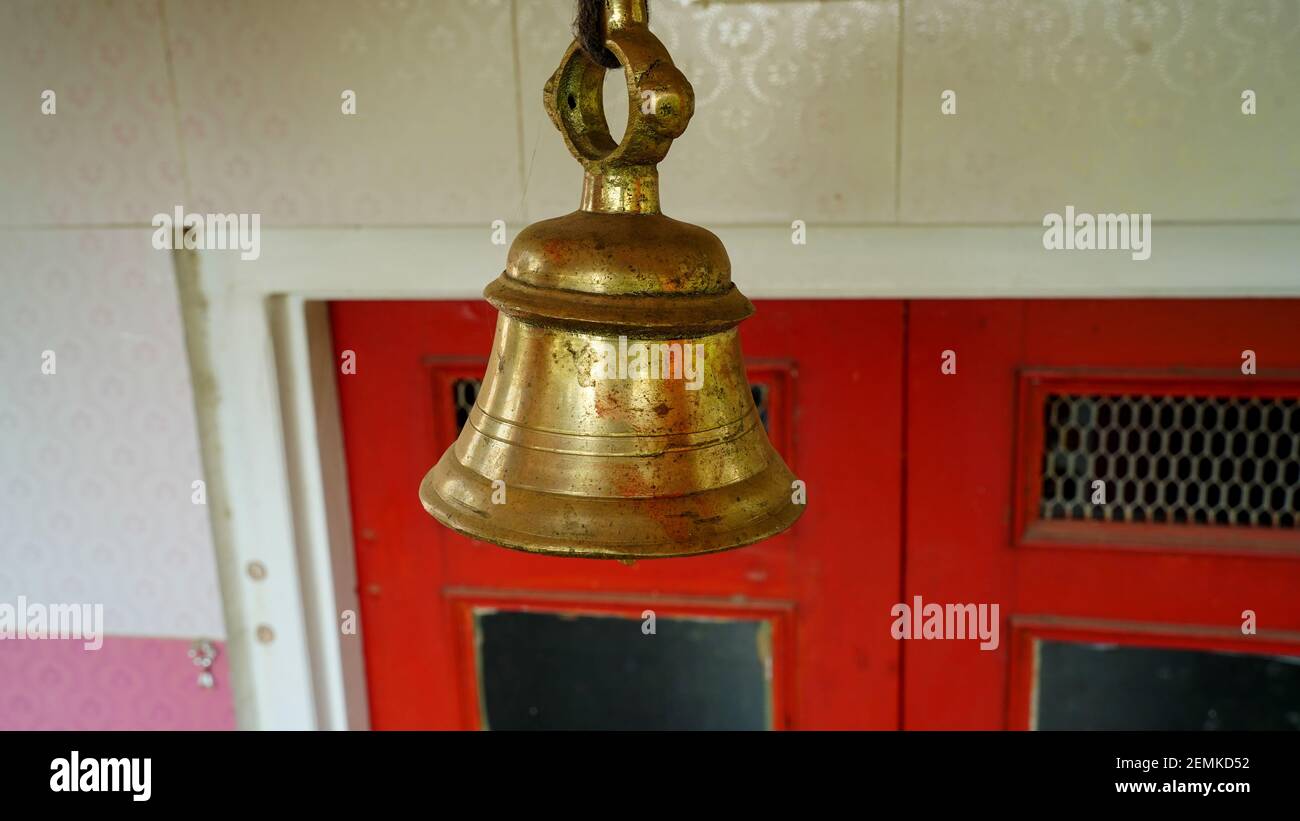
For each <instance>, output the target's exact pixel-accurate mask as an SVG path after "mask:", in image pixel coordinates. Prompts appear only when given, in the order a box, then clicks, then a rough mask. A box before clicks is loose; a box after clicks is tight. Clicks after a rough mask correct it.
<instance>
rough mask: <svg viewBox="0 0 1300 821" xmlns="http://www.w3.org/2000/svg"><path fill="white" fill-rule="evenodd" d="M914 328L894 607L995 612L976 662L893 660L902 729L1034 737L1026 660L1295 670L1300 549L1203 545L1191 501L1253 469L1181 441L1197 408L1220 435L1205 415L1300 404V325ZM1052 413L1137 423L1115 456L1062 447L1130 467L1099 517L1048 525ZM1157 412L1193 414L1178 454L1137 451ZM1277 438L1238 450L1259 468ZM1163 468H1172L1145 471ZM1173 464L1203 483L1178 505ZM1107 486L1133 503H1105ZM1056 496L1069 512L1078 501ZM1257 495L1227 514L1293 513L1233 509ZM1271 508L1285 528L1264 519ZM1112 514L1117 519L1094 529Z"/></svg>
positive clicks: (1045, 319) (1294, 309)
mask: <svg viewBox="0 0 1300 821" xmlns="http://www.w3.org/2000/svg"><path fill="white" fill-rule="evenodd" d="M908 327H909V344H908V349H909V352H908V362H907V384H908V388H907V398H906V401H907V405H908V408H909V413H908V418H907V423H906V428H907V432H906V445H905V449H906V453H907V465H908V469H907V482H906V484H907V489H906V495H905V500H906V502H905V507H906V513H905V522H906V524H905V533H906V543H907V550H906V565H905V584H904V589H905V591H906V600H908V601H910V600H912V597H914V596H921V597H922V600H923V601H925V602H933V603H939V604H947V603H954V604H956V603H998V604H999V605H1000V611H1001V636H1002V639H1001V643H1000V646H999V647H998V648H997V649H996V650H995V651H985V650H981V649H979V644H978V642H973V641H962V640H945V641H937V640H912V641H907V642H905V643H904V644H905V646H904V648H903V671H904V673H903V682H904V694H903V725H904V727H906V728H997V727H1013V728H1014V727H1028V726H1031V724H1032V721H1031V714H1030V713H1031V709H1032V708H1033V704H1034V680H1035V679H1034V675H1035V662H1034V652H1033V649H1032V648H1033V646H1034V642H1035V641H1037V640H1040V639H1054V640H1066V641H1080V642H1105V643H1114V644H1120V645H1130V644H1137V645H1142V646H1149V647H1170V648H1200V649H1207V650H1217V651H1234V652H1246V653H1260V654H1278V655H1287V656H1300V543H1298V542H1297V533H1298V531H1296V530H1295V529H1294V527H1291V528H1290V529H1286V528H1278V527H1268V526H1266V525H1263V524H1257V525H1254V526H1246V527H1244V528H1243V527H1230V526H1225V525H1222V524H1218V525H1216V524H1214V523H1213V522H1212V521H1208V522H1206V523H1204V524H1201V523H1198V522H1197V521H1196V517H1197V516H1198V515H1199V516H1205V517H1207V518H1209V519H1211V520H1212V519H1213V517H1214V516H1215V515H1216V514H1215V507H1214V506H1213V505H1209V504H1206V503H1205V501H1204V498H1203V497H1202V494H1203V493H1206V492H1213V493H1216V494H1218V493H1219V492H1220V488H1211V487H1210V486H1211V485H1214V484H1215V482H1216V481H1219V480H1217V479H1215V478H1214V476H1211V473H1212V472H1213V473H1216V475H1221V476H1222V477H1230V478H1231V481H1229V482H1227V483H1226V484H1225V483H1223V482H1219V483H1220V484H1222V485H1224V487H1227V486H1228V485H1230V484H1232V483H1233V482H1238V483H1245V484H1244V485H1243V486H1245V487H1247V488H1249V486H1250V483H1249V482H1247V481H1246V478H1243V474H1244V473H1246V472H1254V471H1255V470H1257V467H1250V468H1249V470H1247V468H1246V467H1244V466H1243V465H1242V464H1241V463H1243V462H1244V461H1250V460H1251V459H1252V458H1253V457H1251V456H1250V455H1249V454H1246V455H1244V456H1234V455H1233V454H1231V453H1226V454H1224V455H1221V456H1220V457H1216V458H1215V461H1213V462H1210V461H1207V460H1209V459H1210V458H1211V457H1210V456H1209V455H1207V454H1210V453H1211V452H1212V451H1213V450H1214V448H1216V447H1217V448H1220V449H1222V448H1223V447H1225V445H1224V444H1223V441H1222V440H1220V441H1219V443H1218V444H1215V443H1214V441H1213V438H1214V436H1215V434H1214V433H1206V432H1202V433H1201V434H1200V439H1199V440H1193V438H1192V437H1193V436H1195V435H1196V434H1195V431H1194V430H1193V429H1194V428H1195V427H1196V426H1197V425H1202V423H1203V422H1204V420H1205V419H1206V418H1208V417H1204V413H1206V411H1205V408H1206V407H1207V406H1211V405H1212V406H1213V407H1215V408H1218V409H1219V410H1217V411H1215V412H1216V413H1222V409H1223V408H1224V407H1226V406H1225V405H1223V404H1222V403H1219V404H1216V402H1217V401H1218V400H1219V399H1224V398H1225V397H1244V398H1246V399H1245V400H1243V404H1242V407H1246V406H1247V405H1249V399H1250V398H1252V397H1261V396H1263V397H1274V398H1275V399H1276V401H1274V400H1269V401H1270V402H1272V405H1269V406H1267V407H1266V408H1265V411H1264V412H1265V413H1272V412H1274V411H1273V410H1271V409H1272V408H1275V407H1280V408H1290V407H1291V405H1286V404H1285V403H1286V402H1289V401H1292V399H1293V398H1294V397H1296V396H1300V303H1297V302H1296V301H1288V300H1268V301H1262V300H1236V301H1225V300H1219V301H1197V300H1186V301H1120V300H1113V301H1083V300H1080V301H980V302H918V303H912V304H910V305H909V319H908ZM1247 350H1249V351H1253V352H1254V354H1255V356H1256V358H1257V362H1258V373H1257V374H1255V375H1244V374H1243V373H1242V370H1241V364H1242V362H1243V359H1242V353H1243V351H1247ZM945 351H948V352H952V353H954V354H955V355H956V365H957V368H956V372H955V373H952V374H945V373H943V372H942V370H941V361H942V357H943V356H944V352H945ZM1053 396H1054V397H1057V399H1055V400H1052V401H1054V402H1057V403H1058V404H1067V405H1068V404H1069V403H1071V402H1073V403H1075V404H1076V405H1078V406H1080V407H1086V409H1087V410H1086V411H1085V412H1086V413H1088V414H1092V413H1096V412H1098V410H1099V409H1102V408H1103V407H1105V408H1107V410H1106V412H1107V413H1110V412H1111V411H1112V410H1114V409H1116V408H1119V409H1120V410H1121V411H1122V410H1123V408H1122V407H1121V406H1124V405H1127V406H1132V407H1130V408H1129V410H1128V411H1127V412H1131V413H1138V414H1146V416H1147V418H1146V420H1145V424H1143V423H1142V421H1140V420H1139V421H1138V422H1132V421H1130V427H1131V428H1133V429H1135V431H1136V432H1134V433H1132V435H1131V437H1130V435H1129V434H1128V433H1127V432H1126V433H1124V434H1123V435H1117V436H1116V437H1115V438H1114V441H1113V442H1111V443H1110V444H1109V445H1107V444H1103V443H1102V440H1101V438H1100V437H1099V436H1097V435H1096V433H1095V432H1092V433H1089V434H1088V435H1089V436H1092V437H1093V438H1092V439H1091V440H1090V442H1091V444H1087V445H1084V444H1079V441H1078V440H1076V441H1075V442H1074V443H1072V444H1071V446H1070V447H1072V448H1074V449H1075V450H1074V451H1069V450H1065V451H1063V453H1065V454H1069V453H1077V454H1080V455H1081V454H1082V450H1083V449H1086V448H1087V447H1093V448H1095V449H1098V450H1102V449H1105V448H1106V447H1111V446H1113V447H1116V448H1119V449H1121V450H1122V449H1124V448H1133V449H1135V450H1134V451H1133V453H1129V454H1124V458H1125V463H1124V470H1125V473H1122V474H1118V475H1119V476H1120V478H1119V479H1116V480H1115V481H1113V482H1110V483H1109V484H1111V485H1112V486H1111V487H1110V488H1108V490H1109V491H1110V493H1111V494H1112V496H1111V497H1110V499H1109V501H1108V503H1107V504H1109V505H1110V506H1111V507H1109V508H1108V507H1107V506H1106V505H1100V506H1099V509H1095V510H1094V509H1092V508H1091V507H1090V506H1089V505H1088V504H1086V503H1084V504H1080V505H1077V507H1078V508H1080V510H1082V511H1083V513H1081V514H1080V512H1079V511H1075V512H1074V513H1069V512H1065V513H1062V512H1061V511H1056V512H1054V513H1053V514H1052V515H1053V516H1056V515H1062V516H1064V517H1065V518H1064V520H1057V519H1053V518H1051V517H1045V516H1044V515H1043V510H1042V508H1041V507H1040V505H1041V504H1042V500H1043V496H1044V493H1045V492H1046V491H1045V488H1047V487H1048V486H1047V485H1046V484H1045V483H1044V476H1043V475H1042V472H1043V471H1044V470H1046V468H1045V465H1046V464H1047V462H1045V460H1044V448H1045V447H1046V446H1045V445H1044V441H1045V440H1044V438H1043V437H1044V428H1045V426H1048V425H1049V423H1048V422H1047V421H1045V420H1046V417H1045V415H1044V414H1045V411H1047V410H1048V408H1047V407H1046V406H1045V405H1044V402H1045V401H1047V400H1048V398H1049V397H1053ZM1116 397H1129V399H1124V400H1123V401H1118V402H1117V401H1116ZM1134 397H1136V398H1134ZM1189 397H1190V399H1189ZM1204 397H1209V399H1205V398H1204ZM1175 400H1176V401H1175ZM1193 400H1194V401H1193ZM1225 401H1226V400H1225ZM1165 405H1171V406H1176V408H1177V410H1178V412H1179V413H1182V412H1183V411H1184V409H1187V408H1192V409H1191V410H1187V413H1188V414H1189V415H1190V418H1192V421H1193V422H1194V424H1192V426H1191V427H1189V428H1188V431H1187V432H1179V433H1178V436H1179V441H1178V443H1177V445H1176V446H1172V445H1170V444H1169V443H1168V442H1165V441H1159V442H1158V443H1157V442H1156V441H1155V440H1153V439H1152V438H1151V437H1152V435H1153V434H1152V431H1153V430H1156V429H1158V428H1159V427H1160V426H1159V425H1158V424H1156V423H1155V422H1153V421H1152V419H1153V418H1154V417H1153V416H1152V414H1158V413H1160V412H1161V411H1160V410H1159V409H1160V408H1162V407H1164V406H1165ZM1143 406H1145V407H1146V409H1145V410H1144V409H1143ZM1052 407H1055V405H1054V406H1052ZM1133 408H1136V410H1134V409H1133ZM1074 412H1076V411H1069V413H1074ZM1172 412H1173V411H1172V410H1171V411H1170V413H1172ZM1282 413H1283V411H1282V410H1278V411H1276V414H1277V415H1278V416H1279V418H1281V414H1282ZM1285 413H1286V414H1291V413H1292V412H1291V411H1290V410H1286V411H1285ZM1198 414H1201V415H1200V416H1198ZM1071 418H1072V417H1071ZM1286 418H1288V419H1289V418H1294V417H1293V416H1287V417H1286ZM1170 419H1171V420H1174V417H1173V416H1170ZM1052 424H1053V425H1054V424H1055V423H1052ZM1171 424H1172V426H1173V428H1177V427H1178V425H1179V423H1178V422H1177V421H1176V420H1174V421H1172V422H1171ZM1189 424H1191V423H1189ZM1255 424H1257V425H1259V424H1264V425H1265V426H1266V427H1267V425H1268V424H1282V423H1281V422H1263V423H1261V422H1260V420H1259V419H1258V418H1257V419H1256V420H1255ZM1166 433H1167V431H1166ZM1066 435H1068V436H1072V437H1073V436H1076V434H1073V433H1068V432H1067V433H1066ZM1156 435H1157V436H1161V435H1164V434H1161V433H1160V432H1159V431H1158V430H1157V433H1156ZM1260 436H1263V438H1260ZM1282 438H1284V437H1279V436H1273V437H1272V439H1271V440H1270V439H1269V434H1267V433H1264V434H1256V435H1255V436H1254V439H1252V440H1250V441H1255V440H1258V441H1261V442H1265V445H1264V447H1263V450H1261V451H1260V452H1261V453H1262V452H1265V451H1267V450H1268V448H1269V447H1275V446H1280V445H1277V444H1276V442H1280V440H1281V439H1282ZM1184 439H1186V441H1183V440H1184ZM1268 441H1274V442H1275V444H1274V445H1269V444H1268ZM1193 442H1195V444H1193ZM1248 447H1254V445H1249V446H1248ZM1287 447H1289V446H1287ZM1144 449H1145V450H1144ZM1162 449H1163V450H1162ZM1165 452H1168V453H1172V454H1174V455H1173V456H1169V457H1166V456H1163V455H1154V456H1149V455H1148V453H1150V454H1164V453H1165ZM1053 458H1054V459H1055V456H1054V457H1053ZM1061 458H1062V459H1065V458H1066V457H1065V456H1062V457H1061ZM1161 458H1165V460H1166V463H1165V465H1164V466H1163V467H1160V466H1157V464H1156V463H1157V462H1158V461H1159V459H1161ZM1270 458H1271V457H1270ZM1107 459H1108V462H1107V467H1106V470H1108V471H1109V470H1111V469H1112V468H1113V467H1114V466H1113V465H1110V464H1109V461H1113V460H1111V459H1110V457H1107ZM1139 459H1143V460H1145V461H1143V462H1141V463H1140V464H1139V462H1138V460H1139ZM1180 460H1181V463H1182V464H1183V466H1184V467H1186V469H1187V470H1188V471H1189V472H1194V471H1200V470H1202V469H1203V468H1204V465H1206V464H1208V465H1210V468H1209V469H1207V470H1206V478H1205V481H1204V482H1202V483H1201V484H1200V485H1199V486H1198V487H1197V488H1196V489H1195V490H1192V489H1190V488H1189V487H1188V486H1189V485H1190V484H1194V483H1196V477H1195V476H1190V477H1189V478H1187V479H1180V477H1179V475H1178V474H1177V471H1178V470H1180V469H1183V468H1180V467H1179V465H1180ZM1067 461H1068V460H1067ZM1256 461H1258V460H1256ZM1283 461H1285V460H1283ZM1202 463H1204V464H1202ZM1053 464H1055V462H1053ZM1097 464H1100V463H1099V462H1094V463H1093V466H1094V467H1095V466H1096V465H1097ZM1191 466H1195V467H1191ZM1274 467H1276V466H1274ZM1161 470H1164V471H1167V472H1168V475H1166V476H1165V477H1164V480H1163V484H1161V483H1157V482H1145V483H1143V482H1137V481H1136V480H1132V479H1130V478H1124V477H1137V476H1139V474H1141V475H1142V476H1148V477H1152V476H1157V475H1158V474H1159V471H1161ZM1220 470H1222V473H1221V474H1217V472H1218V471H1220ZM1086 478H1087V477H1086V474H1085V479H1086ZM1247 478H1250V479H1252V480H1253V478H1254V477H1247ZM1052 481H1053V482H1055V481H1057V480H1055V479H1053V480H1052ZM1068 481H1071V482H1073V481H1074V479H1070V480H1068ZM1257 484H1261V486H1262V484H1263V483H1258V482H1257ZM1283 484H1286V481H1283V480H1276V481H1274V482H1273V485H1274V486H1277V485H1283ZM1121 485H1122V486H1124V487H1127V486H1128V485H1133V487H1134V488H1140V490H1132V491H1131V492H1132V495H1133V498H1131V499H1126V498H1124V497H1122V496H1121V497H1116V496H1115V495H1114V494H1115V493H1116V492H1117V490H1121V488H1120V487H1119V486H1121ZM1052 488H1053V489H1052V493H1053V494H1056V493H1059V490H1058V489H1057V486H1056V485H1052ZM1071 492H1072V493H1074V494H1075V496H1076V498H1077V497H1078V489H1077V488H1076V487H1073V486H1072V487H1071ZM1272 492H1273V491H1270V493H1272ZM1285 492H1293V491H1285ZM1147 493H1149V494H1150V495H1149V498H1145V497H1144V496H1143V494H1147ZM1165 493H1168V495H1167V496H1165ZM1252 494H1253V495H1254V496H1258V497H1259V499H1257V500H1255V501H1251V499H1249V498H1247V499H1245V501H1242V502H1241V503H1240V504H1239V506H1238V507H1237V508H1233V510H1232V511H1231V512H1229V511H1228V510H1226V509H1224V510H1221V512H1222V514H1223V515H1225V516H1228V515H1232V516H1236V515H1238V514H1240V515H1245V516H1247V517H1250V516H1260V517H1262V518H1261V522H1270V523H1271V522H1273V520H1274V519H1276V518H1277V517H1278V516H1280V515H1281V516H1284V515H1285V510H1286V509H1287V508H1290V509H1291V515H1292V516H1294V514H1295V513H1296V511H1295V510H1294V507H1295V499H1294V496H1291V497H1286V498H1283V497H1276V498H1275V499H1274V501H1272V502H1269V501H1267V500H1266V494H1265V493H1263V492H1255V491H1251V490H1249V489H1248V490H1247V491H1246V496H1252ZM1252 505H1255V506H1256V507H1255V509H1252V507H1251V506H1252ZM1270 505H1277V506H1280V507H1273V508H1271V509H1267V510H1266V509H1265V508H1269V506H1270ZM1116 506H1118V507H1119V510H1117V509H1116ZM1066 507H1069V506H1068V505H1067V506H1066ZM1219 507H1220V508H1225V507H1226V505H1220V506H1219ZM1062 510H1064V508H1063V509H1062ZM1279 511H1281V512H1279ZM1120 514H1122V515H1123V516H1124V517H1127V518H1126V519H1125V520H1124V521H1117V522H1112V521H1109V520H1100V521H1098V520H1096V519H1093V518H1092V517H1093V516H1094V515H1095V516H1097V517H1106V516H1111V515H1120ZM1157 516H1159V517H1168V518H1167V520H1165V521H1159V520H1158V519H1157V518H1155V517H1157ZM1176 517H1185V518H1186V519H1188V521H1186V522H1185V523H1184V522H1180V521H1172V519H1174V518H1176ZM1291 521H1293V520H1291ZM1246 610H1250V611H1253V612H1254V613H1256V614H1257V617H1258V624H1257V628H1258V633H1257V634H1255V635H1245V634H1243V632H1242V630H1241V626H1242V614H1243V611H1246Z"/></svg>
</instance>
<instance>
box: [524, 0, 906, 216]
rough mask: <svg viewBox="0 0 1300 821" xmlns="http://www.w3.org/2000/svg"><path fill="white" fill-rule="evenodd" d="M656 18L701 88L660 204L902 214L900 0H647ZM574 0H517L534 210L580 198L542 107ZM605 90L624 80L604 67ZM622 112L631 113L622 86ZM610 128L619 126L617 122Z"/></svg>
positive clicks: (718, 212)
mask: <svg viewBox="0 0 1300 821" xmlns="http://www.w3.org/2000/svg"><path fill="white" fill-rule="evenodd" d="M650 11H651V13H650V28H651V30H652V31H653V32H654V33H655V34H656V35H657V36H658V37H659V38H660V39H661V40H663V41H664V44H665V45H666V46H667V47H668V49H669V51H670V52H671V53H672V56H673V62H675V63H676V64H677V65H678V67H679V68H681V69H682V71H683V72H684V73H685V74H686V77H687V79H689V80H690V81H691V84H692V85H693V86H694V88H695V116H694V118H693V119H692V120H691V123H690V126H689V127H688V128H687V130H686V133H685V134H684V135H683V136H682V137H681V138H680V139H679V140H677V141H676V142H675V143H674V144H673V147H672V150H671V152H670V153H669V154H668V157H667V158H666V159H665V160H664V162H663V163H662V164H661V166H660V170H661V171H660V185H661V190H662V200H663V208H664V211H665V213H668V214H669V215H671V216H674V217H677V218H680V219H687V220H691V221H695V222H701V223H704V224H706V225H707V224H710V223H715V224H718V223H732V224H736V223H749V222H763V221H766V222H772V221H775V222H781V223H788V222H789V221H791V220H794V219H803V220H805V221H807V222H809V223H812V222H862V221H881V220H892V219H893V216H894V156H895V150H894V133H895V113H896V110H897V102H896V91H897V75H896V70H897V62H898V61H897V44H898V7H897V3H895V2H792V3H787V2H782V3H711V4H683V3H680V2H657V3H652V4H651V10H650ZM571 14H572V3H568V2H565V1H564V0H519V32H520V37H519V41H520V67H521V76H522V86H523V94H522V96H523V104H524V108H523V120H524V154H525V164H526V166H528V167H529V168H530V169H531V170H530V172H529V174H528V178H529V183H528V193H527V206H528V217H529V218H530V219H540V218H543V217H549V216H556V215H558V214H562V213H566V212H568V211H572V210H573V209H574V208H576V207H577V204H578V199H579V196H580V194H581V191H582V172H581V169H580V168H579V166H578V165H577V162H576V161H575V160H574V159H573V158H572V157H571V156H570V155H569V154H568V152H567V150H566V149H565V147H564V143H563V142H562V141H561V139H560V136H559V134H558V133H557V132H556V130H555V127H554V125H553V124H552V123H551V122H550V120H549V119H548V118H547V117H546V113H545V111H544V110H543V108H542V102H541V99H542V86H543V85H544V83H545V82H546V79H547V77H549V76H550V74H551V72H553V71H554V70H555V68H556V66H558V65H559V62H560V58H561V57H562V56H563V54H564V50H565V48H566V47H567V46H568V44H569V42H570V41H571V39H572V38H571V36H570V34H569V23H570V21H571ZM606 77H607V83H606V100H611V101H612V100H615V99H618V98H619V95H620V94H625V92H624V91H622V88H623V87H622V84H621V79H620V78H619V76H618V75H617V73H613V72H611V73H610V74H607V75H606ZM620 102H621V105H619V106H618V114H615V113H614V108H615V107H614V106H613V105H611V106H609V108H610V120H611V121H612V122H622V121H623V120H622V119H620V116H621V117H622V118H625V117H626V111H627V105H626V98H625V97H624V98H622V100H621V101H620ZM615 130H616V131H617V130H619V129H618V128H617V127H616V129H615Z"/></svg>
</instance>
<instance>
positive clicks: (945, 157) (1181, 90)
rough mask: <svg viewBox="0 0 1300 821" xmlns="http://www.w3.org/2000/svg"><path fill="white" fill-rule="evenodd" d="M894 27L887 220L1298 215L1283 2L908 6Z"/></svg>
mask: <svg viewBox="0 0 1300 821" xmlns="http://www.w3.org/2000/svg"><path fill="white" fill-rule="evenodd" d="M903 20H904V22H903V25H904V35H903V52H904V56H903V89H904V91H903V100H904V104H903V111H904V113H903V128H902V145H903V152H902V155H903V156H902V175H901V180H902V185H901V202H902V208H901V211H902V218H903V220H904V221H909V222H966V223H970V222H990V221H993V222H1001V221H1030V222H1040V221H1041V219H1042V217H1043V215H1044V214H1045V213H1048V212H1061V211H1062V210H1063V208H1064V207H1065V206H1066V205H1067V204H1071V205H1074V206H1075V207H1076V208H1077V209H1078V210H1081V211H1087V212H1114V211H1129V212H1134V211H1136V212H1150V213H1151V214H1152V215H1153V217H1154V219H1156V220H1157V221H1159V220H1203V221H1210V220H1214V221H1219V220H1225V221H1232V220H1251V219H1295V218H1297V217H1300V140H1298V139H1296V137H1295V135H1296V133H1297V132H1300V95H1297V94H1296V90H1295V89H1296V86H1295V83H1296V78H1297V77H1300V3H1296V2H1293V0H1223V1H1222V2H1220V1H1219V0H1196V2H1192V1H1191V0H1095V2H1077V0H1044V2H1034V3H1027V2H1010V0H997V2H983V1H982V0H981V2H974V1H973V0H909V1H908V2H907V3H906V4H905V8H904V13H903ZM1245 89H1250V90H1253V91H1254V92H1255V94H1256V100H1257V113H1256V114H1255V115H1253V116H1248V115H1245V114H1243V113H1242V99H1241V95H1242V92H1243V90H1245ZM945 90H953V91H955V92H956V95H957V97H956V99H957V114H956V115H951V116H945V115H944V114H942V113H941V112H940V102H941V95H942V93H943V92H944V91H945Z"/></svg>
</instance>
